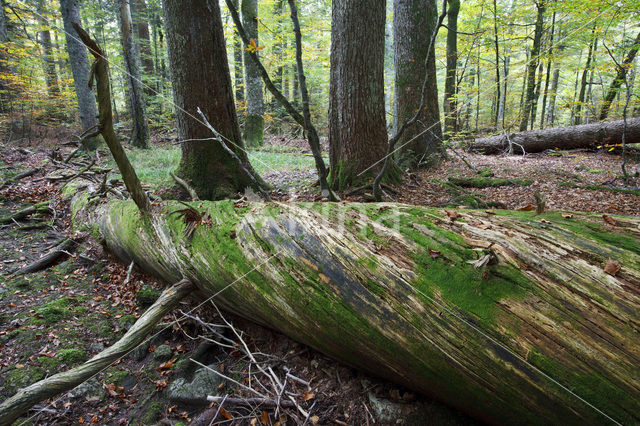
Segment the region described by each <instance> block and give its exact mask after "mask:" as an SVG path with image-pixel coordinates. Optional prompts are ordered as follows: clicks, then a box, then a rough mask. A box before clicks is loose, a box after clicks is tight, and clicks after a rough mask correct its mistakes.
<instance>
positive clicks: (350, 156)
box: [329, 0, 419, 189]
mask: <svg viewBox="0 0 640 426" xmlns="http://www.w3.org/2000/svg"><path fill="white" fill-rule="evenodd" d="M385 19H386V14H385V0H370V1H367V2H364V1H353V0H334V1H333V3H332V8H331V22H332V24H331V66H330V89H329V152H330V159H331V185H332V186H333V187H334V188H335V189H343V188H345V187H347V186H349V185H353V184H355V183H357V181H361V180H364V178H365V176H359V174H360V173H362V172H364V171H365V170H367V169H368V170H367V174H368V175H369V176H370V175H373V174H374V173H373V172H375V171H377V170H379V169H380V167H381V165H382V164H381V163H379V164H378V165H377V167H376V166H374V164H375V163H376V162H379V161H380V160H381V159H382V158H383V157H384V155H385V153H386V150H387V129H386V120H385V110H384V32H385V31H384V27H385V25H384V24H385ZM416 62H419V61H418V60H416Z"/></svg>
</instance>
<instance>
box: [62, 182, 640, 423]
mask: <svg viewBox="0 0 640 426" xmlns="http://www.w3.org/2000/svg"><path fill="white" fill-rule="evenodd" d="M85 197H86V195H84V194H81V195H78V196H77V197H75V198H74V200H73V201H72V209H73V211H74V214H75V216H74V217H75V224H76V226H84V225H88V226H91V227H92V228H93V229H94V230H95V231H96V232H98V233H99V234H100V235H101V236H102V237H103V238H104V240H105V242H106V244H107V246H108V247H109V248H110V250H111V251H112V252H113V253H114V254H116V255H118V256H119V257H121V258H122V259H126V261H127V262H129V261H131V260H135V262H136V264H137V265H139V266H140V267H142V268H143V269H145V270H147V271H149V272H151V273H154V274H157V275H158V276H160V277H163V278H164V279H165V280H167V281H175V280H176V279H177V278H180V277H182V276H185V277H186V278H188V279H190V280H191V281H192V282H193V283H194V284H195V285H196V286H197V287H198V289H199V290H200V291H201V292H202V293H203V294H204V295H207V296H211V297H214V298H215V302H216V304H217V305H218V306H220V307H221V308H223V309H225V310H228V311H232V312H234V313H236V314H238V315H240V316H243V317H245V318H247V319H249V320H252V321H256V322H258V323H260V324H263V325H266V326H268V327H270V328H272V329H275V330H279V331H281V332H283V333H284V334H287V335H288V336H290V337H291V338H293V339H295V340H297V341H300V342H302V343H305V344H307V345H309V346H311V347H313V348H315V349H317V350H319V351H321V352H324V353H325V354H327V355H329V356H331V357H334V358H336V359H338V360H340V361H342V362H344V363H346V364H348V365H351V366H353V367H355V368H358V369H360V370H364V371H367V372H369V373H372V374H374V375H377V376H382V377H384V378H386V379H388V380H391V381H394V382H397V383H401V384H403V385H405V386H407V387H409V388H412V389H414V390H416V391H419V392H422V393H424V394H426V395H431V396H433V397H435V398H437V399H439V400H442V401H444V402H446V403H447V404H449V405H451V406H453V407H456V408H458V409H459V410H461V411H464V412H466V413H468V414H470V415H472V416H474V417H476V418H479V419H481V420H485V421H488V422H492V423H505V424H508V423H533V424H540V423H547V424H548V423H554V424H555V423H562V424H607V423H614V424H615V423H637V422H639V421H640V371H639V370H638V368H637V366H638V365H639V363H640V345H638V333H639V332H640V318H639V313H640V284H639V283H640V227H639V226H640V219H637V218H628V217H615V218H614V220H607V218H603V217H602V216H600V215H593V214H580V213H573V214H572V215H566V217H563V216H562V215H560V214H559V213H553V212H552V213H545V214H541V215H536V214H535V212H509V211H496V212H493V211H492V212H488V213H487V212H483V211H468V210H456V211H454V212H444V211H442V210H438V209H430V208H423V207H416V206H406V205H400V204H389V203H382V204H357V203H349V204H333V203H322V204H315V203H306V204H305V203H301V204H284V203H249V204H245V205H243V206H234V204H233V202H232V201H222V202H199V203H192V205H193V207H194V208H196V209H198V210H199V211H200V212H201V213H202V216H203V217H204V214H205V213H206V214H208V215H209V217H210V218H211V220H210V223H208V224H207V223H202V224H201V225H200V226H198V227H197V228H195V230H194V232H193V233H192V234H191V235H190V236H189V238H188V239H187V238H185V236H184V228H185V227H186V226H187V224H185V223H184V221H183V220H182V219H181V218H179V217H178V215H176V214H173V212H175V211H177V210H179V209H181V208H182V205H181V204H179V203H173V202H168V203H164V204H162V206H161V207H160V210H158V214H154V215H153V216H152V217H150V218H142V217H140V215H137V214H135V213H134V212H135V211H136V209H135V206H134V205H133V204H132V203H131V202H125V201H110V202H108V203H105V204H102V205H101V206H98V207H89V206H88V205H87V204H86V202H85V201H83V200H84V199H85ZM160 212H161V213H160ZM493 213H497V214H493ZM608 219H611V218H608ZM609 259H613V260H615V261H617V262H619V263H620V264H621V265H622V268H621V269H620V270H619V271H616V272H615V274H614V275H611V274H610V273H611V271H609V272H606V271H605V265H606V264H607V262H608V260H609Z"/></svg>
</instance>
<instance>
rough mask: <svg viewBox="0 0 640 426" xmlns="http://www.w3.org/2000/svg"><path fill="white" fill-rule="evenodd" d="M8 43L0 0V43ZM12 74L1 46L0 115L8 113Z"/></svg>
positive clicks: (6, 27)
mask: <svg viewBox="0 0 640 426" xmlns="http://www.w3.org/2000/svg"><path fill="white" fill-rule="evenodd" d="M8 42H9V28H8V21H7V15H6V13H5V10H4V0H0V43H2V44H3V45H4V44H5V43H8ZM11 74H12V71H11V66H10V65H9V55H8V54H7V52H6V48H5V47H4V46H2V48H1V49H0V113H7V112H9V111H10V109H11V107H10V105H11V100H12V90H11V87H10V78H9V77H10V75H11Z"/></svg>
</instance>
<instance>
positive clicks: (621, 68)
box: [600, 33, 640, 120]
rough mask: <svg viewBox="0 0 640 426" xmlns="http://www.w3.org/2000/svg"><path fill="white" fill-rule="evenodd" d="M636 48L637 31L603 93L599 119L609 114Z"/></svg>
mask: <svg viewBox="0 0 640 426" xmlns="http://www.w3.org/2000/svg"><path fill="white" fill-rule="evenodd" d="M638 49H640V33H638V36H637V37H636V39H635V40H634V42H633V45H632V46H631V48H630V49H629V52H628V53H627V56H626V57H625V58H624V61H622V64H620V65H618V66H617V73H616V76H615V77H614V79H613V82H611V86H609V90H607V94H606V95H605V97H604V101H603V102H602V108H601V109H600V120H606V118H607V116H608V115H609V110H610V109H611V103H612V102H613V100H614V99H615V98H616V95H617V94H618V91H619V90H620V87H621V86H622V83H624V80H625V78H626V76H627V72H628V71H629V68H631V65H632V64H633V60H634V59H635V58H636V55H637V54H638Z"/></svg>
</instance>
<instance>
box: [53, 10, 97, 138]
mask: <svg viewBox="0 0 640 426" xmlns="http://www.w3.org/2000/svg"><path fill="white" fill-rule="evenodd" d="M60 10H61V12H62V20H63V22H64V31H65V38H66V41H67V51H68V52H69V63H70V64H71V73H72V74H73V83H74V85H75V89H76V96H77V98H78V109H79V110H80V122H81V123H82V131H83V132H86V131H87V130H89V129H91V128H92V127H95V125H96V124H98V119H97V116H98V109H97V107H96V97H95V95H94V94H93V90H92V89H91V88H90V87H89V59H88V58H87V49H86V48H85V47H84V44H82V42H81V41H80V40H78V38H77V37H75V34H76V30H75V29H74V28H73V25H72V24H73V22H76V23H78V24H79V23H80V5H79V4H78V0H60ZM70 34H71V35H70ZM99 142H100V140H99V139H98V138H90V139H87V140H86V141H85V144H84V146H83V148H84V149H85V150H95V149H96V148H97V147H98V144H99Z"/></svg>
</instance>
